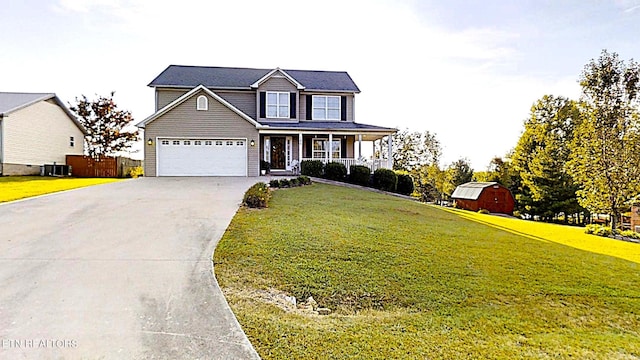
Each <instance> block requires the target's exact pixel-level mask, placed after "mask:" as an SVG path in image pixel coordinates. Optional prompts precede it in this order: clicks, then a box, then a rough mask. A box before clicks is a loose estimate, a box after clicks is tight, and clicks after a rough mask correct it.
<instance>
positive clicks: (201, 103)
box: [196, 95, 209, 111]
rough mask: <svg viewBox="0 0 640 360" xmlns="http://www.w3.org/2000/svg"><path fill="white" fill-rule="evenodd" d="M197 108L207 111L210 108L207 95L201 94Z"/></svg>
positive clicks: (197, 101)
mask: <svg viewBox="0 0 640 360" xmlns="http://www.w3.org/2000/svg"><path fill="white" fill-rule="evenodd" d="M196 110H201V111H206V110H209V99H207V97H206V96H204V95H200V96H198V99H197V100H196Z"/></svg>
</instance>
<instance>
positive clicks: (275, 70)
mask: <svg viewBox="0 0 640 360" xmlns="http://www.w3.org/2000/svg"><path fill="white" fill-rule="evenodd" d="M276 72H279V73H280V74H282V76H284V77H285V78H286V79H287V80H289V82H290V83H291V84H293V85H295V87H296V88H297V89H298V90H304V89H305V87H304V85H302V84H300V83H299V82H297V81H296V79H294V78H292V77H291V75H289V74H287V72H286V71H284V70H282V69H280V68H275V69H273V70H271V71H269V72H268V73H267V74H266V75H265V76H263V77H261V78H260V79H258V81H256V82H254V83H253V84H251V87H252V88H257V87H258V86H260V84H262V83H263V82H265V81H267V80H268V79H269V78H270V77H271V76H272V75H273V74H275V73H276Z"/></svg>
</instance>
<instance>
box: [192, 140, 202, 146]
mask: <svg viewBox="0 0 640 360" xmlns="http://www.w3.org/2000/svg"><path fill="white" fill-rule="evenodd" d="M193 145H202V141H200V140H196V141H194V142H193Z"/></svg>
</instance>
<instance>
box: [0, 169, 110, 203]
mask: <svg viewBox="0 0 640 360" xmlns="http://www.w3.org/2000/svg"><path fill="white" fill-rule="evenodd" d="M114 181H120V179H103V178H100V179H97V178H96V179H93V178H89V179H80V178H77V179H76V178H56V177H46V176H0V203H2V202H6V201H13V200H19V199H24V198H28V197H32V196H38V195H44V194H49V193H54V192H58V191H64V190H70V189H75V188H80V187H85V186H91V185H98V184H106V183H110V182H114Z"/></svg>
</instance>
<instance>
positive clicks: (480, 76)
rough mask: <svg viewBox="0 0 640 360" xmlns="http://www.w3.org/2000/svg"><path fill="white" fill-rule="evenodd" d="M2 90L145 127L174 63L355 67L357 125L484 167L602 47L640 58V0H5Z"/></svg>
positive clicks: (569, 86) (571, 85)
mask: <svg viewBox="0 0 640 360" xmlns="http://www.w3.org/2000/svg"><path fill="white" fill-rule="evenodd" d="M0 14H1V15H2V21H0V34H1V35H0V39H1V40H0V41H1V45H2V55H0V91H25V92H55V93H57V94H58V95H59V96H60V97H61V98H62V99H63V101H65V102H72V101H73V100H74V98H75V97H76V96H79V95H80V94H86V95H87V96H89V97H92V96H93V95H94V94H101V95H102V94H104V95H106V94H108V93H109V92H110V91H112V90H115V91H116V102H117V103H118V104H119V106H120V107H121V108H124V109H128V110H130V111H131V112H132V113H133V116H134V117H135V118H136V120H142V119H144V118H145V117H147V116H149V115H150V114H151V113H152V112H153V104H154V97H153V90H151V89H150V88H148V87H147V86H146V85H147V84H148V83H149V82H150V81H151V80H152V79H153V78H154V77H155V76H156V75H157V74H159V73H160V72H161V71H162V70H163V69H164V68H165V67H166V66H168V65H169V64H181V65H205V66H206V65H208V66H240V67H260V68H271V67H277V66H279V67H281V68H290V69H312V70H315V69H319V70H346V71H348V72H349V73H350V74H351V76H352V77H353V78H354V80H355V81H356V83H357V84H358V86H359V87H360V88H361V90H362V93H361V94H359V95H358V96H357V98H356V99H357V100H356V121H358V122H362V123H369V124H377V125H384V126H393V127H398V128H409V129H410V130H418V131H424V130H429V131H431V132H435V133H437V135H438V138H439V139H440V141H441V142H442V144H443V147H444V158H443V163H444V164H446V163H449V162H452V161H454V160H456V159H458V158H460V157H467V158H469V159H470V160H471V162H472V165H473V167H474V168H475V170H484V169H485V168H486V167H487V165H488V163H489V161H490V160H491V158H492V157H493V156H494V155H498V156H503V155H504V154H506V153H507V152H508V151H509V150H510V149H511V148H512V147H514V146H515V144H516V142H517V140H518V137H519V135H520V133H521V131H522V124H523V121H524V119H525V118H526V117H527V115H528V112H529V108H530V107H531V105H532V103H533V102H534V101H535V100H536V99H538V98H540V97H542V96H543V95H545V94H554V95H564V96H568V97H572V98H577V97H578V96H579V95H580V88H579V86H578V83H577V80H578V76H579V74H580V72H581V70H582V68H583V66H584V65H585V64H586V63H587V62H588V61H589V60H590V59H592V58H597V57H598V55H599V53H600V51H601V50H602V49H605V48H606V49H608V50H609V51H612V52H617V53H618V54H620V57H621V58H622V59H630V58H635V59H640V42H639V41H638V35H639V34H640V0H620V1H616V0H613V1H595V0H594V1H588V0H584V1H560V0H556V1H551V0H536V1H533V0H530V1H527V0H522V1H520V0H519V1H506V0H503V1H497V0H494V1H461V0H447V1H440V0H415V1H411V0H373V1H371V0H369V1H364V0H326V1H322V2H308V1H297V0H296V1H294V0H291V1H289V0H286V1H279V0H273V1H260V0H247V1H242V0H237V1H194V0H181V1H164V0H160V1H151V0H148V1H143V0H50V1H36V0H23V1H5V2H3V6H2V9H1V10H0Z"/></svg>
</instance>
